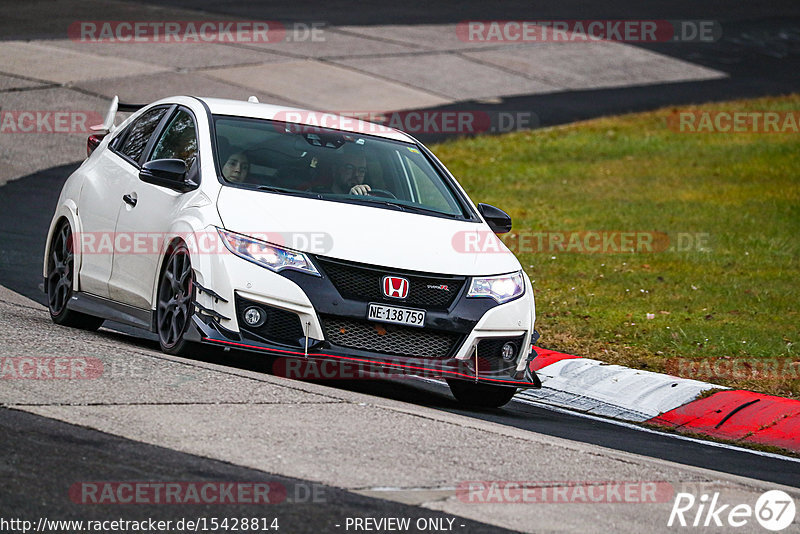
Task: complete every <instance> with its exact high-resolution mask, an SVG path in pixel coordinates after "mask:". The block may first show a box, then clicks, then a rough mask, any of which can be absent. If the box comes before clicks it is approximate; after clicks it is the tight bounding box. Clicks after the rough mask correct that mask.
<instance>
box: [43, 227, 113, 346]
mask: <svg viewBox="0 0 800 534" xmlns="http://www.w3.org/2000/svg"><path fill="white" fill-rule="evenodd" d="M74 275H75V249H74V241H73V239H72V228H70V226H69V223H68V222H66V221H64V222H62V223H61V224H60V225H59V226H58V228H56V231H55V233H54V234H53V240H52V241H51V243H50V257H49V258H48V259H47V281H46V290H47V307H48V309H49V310H50V317H51V318H52V319H53V322H54V323H56V324H59V325H62V326H71V327H73V328H83V329H84V330H97V329H98V328H100V325H102V324H103V321H104V319H103V318H101V317H95V316H93V315H86V314H85V313H80V312H76V311H74V310H70V309H68V308H67V304H68V303H69V299H70V298H72V284H73V279H74Z"/></svg>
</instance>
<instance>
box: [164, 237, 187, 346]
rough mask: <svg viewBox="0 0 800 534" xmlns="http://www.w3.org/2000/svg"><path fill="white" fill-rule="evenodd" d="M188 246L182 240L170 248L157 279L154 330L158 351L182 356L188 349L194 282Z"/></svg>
mask: <svg viewBox="0 0 800 534" xmlns="http://www.w3.org/2000/svg"><path fill="white" fill-rule="evenodd" d="M192 280H193V277H192V264H191V261H190V260H189V249H188V248H186V245H185V244H184V243H180V244H178V245H176V246H174V247H173V248H172V250H171V251H170V253H169V256H168V257H167V260H166V263H165V267H164V271H163V272H162V273H161V278H160V279H159V282H158V304H157V307H156V330H157V331H158V342H159V344H160V345H161V350H162V351H164V352H166V353H167V354H175V355H183V354H186V352H187V350H188V348H189V341H187V340H186V339H185V337H184V334H186V331H187V330H188V329H189V322H190V319H191V316H192V312H193V310H194V304H193V303H192V300H193V298H194V284H193V283H192Z"/></svg>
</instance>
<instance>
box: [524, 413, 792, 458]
mask: <svg viewBox="0 0 800 534" xmlns="http://www.w3.org/2000/svg"><path fill="white" fill-rule="evenodd" d="M513 401H517V402H521V403H523V404H529V405H531V406H536V407H537V408H544V409H545V410H550V411H553V412H558V413H563V414H567V415H574V416H576V417H583V418H584V419H591V420H592V421H600V422H603V423H610V424H612V425H617V426H621V427H624V428H630V429H633V430H639V431H640V432H647V433H650V434H657V435H659V436H664V437H668V438H673V439H679V440H682V441H691V442H693V443H700V444H702V445H709V446H711V447H719V448H720V449H728V450H732V451H738V452H747V453H750V454H755V455H756V456H764V457H767V458H774V459H776V460H786V461H788V462H794V463H800V458H794V457H792V456H783V455H780V454H775V453H771V452H764V451H757V450H755V449H746V448H744V447H738V446H736V445H730V444H728V443H719V442H717V441H706V440H703V439H697V438H692V437H689V436H682V435H680V434H672V433H670V432H661V431H659V430H653V429H652V428H646V427H643V426H639V425H635V424H633V423H626V422H624V421H617V420H615V419H608V418H606V417H599V416H596V415H591V414H587V413H582V412H574V411H572V410H567V409H565V408H559V407H556V406H552V405H550V404H544V403H540V402H535V401H531V400H528V399H521V398H519V397H514V398H513V399H512V402H513Z"/></svg>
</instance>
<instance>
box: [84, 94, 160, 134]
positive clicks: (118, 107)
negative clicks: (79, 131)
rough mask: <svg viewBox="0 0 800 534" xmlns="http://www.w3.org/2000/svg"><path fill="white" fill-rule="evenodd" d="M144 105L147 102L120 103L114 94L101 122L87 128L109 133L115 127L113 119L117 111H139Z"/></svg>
mask: <svg viewBox="0 0 800 534" xmlns="http://www.w3.org/2000/svg"><path fill="white" fill-rule="evenodd" d="M146 105H147V104H120V102H119V97H118V96H116V95H114V98H112V99H111V105H110V106H108V111H107V112H106V118H105V119H104V120H103V124H96V125H94V126H90V127H89V129H90V130H92V131H93V132H104V133H111V132H113V131H114V129H115V128H116V126H114V119H115V118H116V116H117V112H118V111H127V112H131V111H139V110H140V109H142V108H143V107H145V106H146Z"/></svg>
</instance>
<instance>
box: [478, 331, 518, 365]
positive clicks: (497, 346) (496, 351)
mask: <svg viewBox="0 0 800 534" xmlns="http://www.w3.org/2000/svg"><path fill="white" fill-rule="evenodd" d="M524 339H525V336H519V337H497V338H489V339H482V340H480V341H479V342H478V357H479V358H491V359H500V360H502V359H503V345H505V344H506V343H512V344H513V345H514V358H513V360H511V361H515V360H516V358H517V356H519V353H520V350H522V342H523V340H524Z"/></svg>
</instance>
